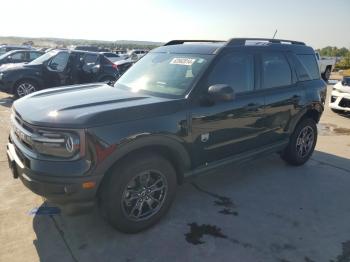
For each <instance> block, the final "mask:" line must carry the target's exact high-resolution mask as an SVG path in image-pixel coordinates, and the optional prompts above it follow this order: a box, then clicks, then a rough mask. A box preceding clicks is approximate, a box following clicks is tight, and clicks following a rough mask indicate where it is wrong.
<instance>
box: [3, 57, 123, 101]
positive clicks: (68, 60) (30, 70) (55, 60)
mask: <svg viewBox="0 0 350 262" xmlns="http://www.w3.org/2000/svg"><path fill="white" fill-rule="evenodd" d="M119 76H120V72H119V71H118V68H117V65H115V64H113V63H112V62H111V61H110V60H108V59H107V58H105V57H104V56H103V55H101V54H100V53H94V52H86V51H75V50H73V51H71V50H53V51H50V52H48V53H45V54H44V55H42V56H40V57H39V58H37V59H35V60H33V61H32V62H30V63H28V64H20V65H18V66H11V67H9V68H6V67H5V68H0V91H3V92H7V93H10V94H14V95H15V96H16V97H23V96H25V95H28V94H30V93H32V92H35V91H37V90H40V89H45V88H48V87H57V86H64V85H72V84H83V83H92V82H114V81H115V80H116V79H117V78H118V77H119Z"/></svg>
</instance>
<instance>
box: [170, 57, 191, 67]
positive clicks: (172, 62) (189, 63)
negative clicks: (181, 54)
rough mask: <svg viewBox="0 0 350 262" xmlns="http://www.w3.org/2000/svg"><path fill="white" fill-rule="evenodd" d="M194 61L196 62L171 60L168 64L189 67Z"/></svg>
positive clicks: (179, 59)
mask: <svg viewBox="0 0 350 262" xmlns="http://www.w3.org/2000/svg"><path fill="white" fill-rule="evenodd" d="M194 61H196V59H195V58H173V60H171V62H170V64H173V65H186V66H190V65H192V64H193V63H194Z"/></svg>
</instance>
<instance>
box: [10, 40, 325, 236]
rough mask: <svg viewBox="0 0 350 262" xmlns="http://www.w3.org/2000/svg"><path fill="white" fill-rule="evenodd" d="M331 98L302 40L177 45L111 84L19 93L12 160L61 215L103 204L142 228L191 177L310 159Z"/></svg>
mask: <svg viewBox="0 0 350 262" xmlns="http://www.w3.org/2000/svg"><path fill="white" fill-rule="evenodd" d="M325 96H326V84H325V82H324V81H323V80H322V79H321V78H320V73H319V71H318V66H317V62H316V59H315V54H314V51H313V49H312V48H311V47H308V46H306V45H305V44H304V43H302V42H296V41H288V40H276V39H241V38H240V39H237V38H236V39H231V40H229V41H227V42H223V41H183V40H174V41H171V42H169V43H167V44H166V45H165V46H162V47H159V48H156V49H154V50H152V51H151V52H150V53H148V54H147V55H146V56H144V57H143V58H142V59H140V60H139V61H138V62H137V63H136V64H135V65H134V66H133V67H132V68H131V69H129V70H128V71H127V72H126V73H125V74H124V75H123V76H122V77H121V78H120V79H119V80H118V81H117V82H116V84H115V85H114V87H111V86H108V85H106V84H102V83H98V84H86V85H77V86H69V87H65V88H55V89H49V90H43V91H39V92H36V93H33V94H30V95H28V96H26V97H24V98H21V99H19V100H17V101H16V102H15V103H14V104H13V107H12V116H11V123H12V129H11V133H10V141H9V143H8V145H7V153H8V159H9V164H10V167H11V168H12V170H13V175H14V177H15V178H17V177H19V178H20V179H21V180H22V182H23V183H24V184H25V185H26V186H27V187H28V188H29V189H31V190H32V191H33V192H35V193H37V194H39V195H42V196H44V197H45V198H46V199H48V200H49V201H50V202H53V203H55V204H57V205H59V206H61V207H62V208H63V210H65V211H66V212H78V211H81V210H85V209H88V208H91V207H93V206H94V205H95V203H97V204H98V205H99V207H100V208H101V211H102V213H103V214H104V216H105V217H106V218H107V220H108V221H109V222H110V223H111V224H112V225H113V226H114V227H115V228H117V229H119V230H121V231H124V232H138V231H140V230H143V229H145V228H147V227H150V226H151V225H153V224H155V223H156V222H157V221H158V220H159V219H160V218H161V217H162V216H163V215H164V214H165V213H166V212H167V210H168V209H169V207H170V205H171V202H172V201H173V199H174V197H175V192H176V187H177V185H178V184H181V183H182V182H183V181H184V180H185V178H187V177H189V176H191V175H194V174H200V173H203V172H204V171H207V170H210V169H215V168H217V167H219V166H222V165H225V164H229V163H233V162H237V161H243V160H246V159H251V158H255V157H256V156H258V155H266V154H270V153H274V152H278V153H280V154H281V156H282V158H283V159H284V160H286V161H287V162H288V163H290V164H292V165H302V164H304V163H305V162H306V161H307V160H308V159H309V158H310V156H311V154H312V153H313V150H314V147H315V144H316V140H317V128H316V123H317V122H318V121H319V119H320V116H321V114H322V112H323V109H324V103H325Z"/></svg>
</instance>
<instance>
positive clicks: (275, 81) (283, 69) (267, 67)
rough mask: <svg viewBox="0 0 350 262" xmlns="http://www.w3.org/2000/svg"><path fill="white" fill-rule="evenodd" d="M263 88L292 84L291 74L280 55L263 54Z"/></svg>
mask: <svg viewBox="0 0 350 262" xmlns="http://www.w3.org/2000/svg"><path fill="white" fill-rule="evenodd" d="M262 67H263V68H262V69H263V88H273V87H278V86H287V85H291V84H292V72H291V70H290V66H289V63H288V61H287V59H286V57H285V56H284V55H283V54H282V53H263V54H262Z"/></svg>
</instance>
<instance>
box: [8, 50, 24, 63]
mask: <svg viewBox="0 0 350 262" xmlns="http://www.w3.org/2000/svg"><path fill="white" fill-rule="evenodd" d="M24 60H25V57H24V52H19V53H15V54H12V55H11V61H12V62H21V61H24Z"/></svg>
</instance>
